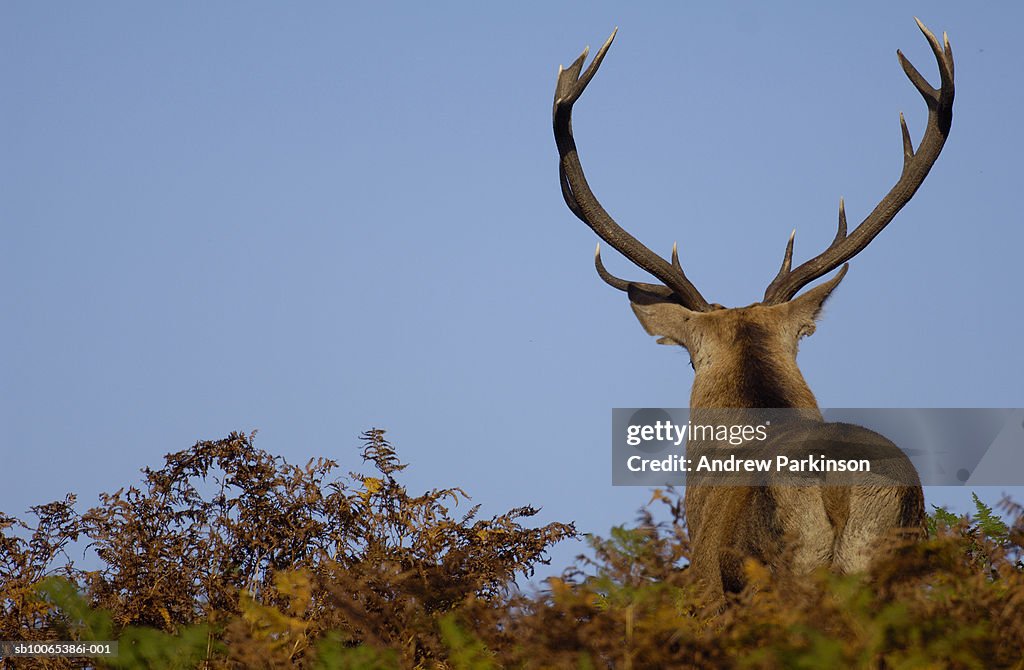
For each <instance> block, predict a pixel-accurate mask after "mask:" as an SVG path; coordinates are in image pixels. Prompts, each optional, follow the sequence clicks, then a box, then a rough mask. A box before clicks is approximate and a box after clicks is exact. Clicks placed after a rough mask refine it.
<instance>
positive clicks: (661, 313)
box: [629, 284, 697, 347]
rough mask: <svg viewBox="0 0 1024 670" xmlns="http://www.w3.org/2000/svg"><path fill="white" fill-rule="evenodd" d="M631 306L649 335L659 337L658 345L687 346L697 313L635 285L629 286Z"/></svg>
mask: <svg viewBox="0 0 1024 670" xmlns="http://www.w3.org/2000/svg"><path fill="white" fill-rule="evenodd" d="M629 304H630V306H631V307H632V308H633V313H634V314H636V318H637V319H638V320H639V321H640V325H641V326H643V327H644V330H646V331H647V334H648V335H654V336H656V337H658V344H676V345H679V346H682V347H685V346H687V342H689V341H690V339H691V338H690V322H691V319H693V318H694V317H695V316H696V315H697V312H694V311H692V310H689V309H686V308H685V307H683V306H682V305H680V304H679V303H677V302H675V301H674V300H671V299H669V298H666V297H665V296H661V295H658V294H655V293H651V292H649V291H645V290H643V289H642V288H639V287H638V286H635V285H633V284H630V286H629Z"/></svg>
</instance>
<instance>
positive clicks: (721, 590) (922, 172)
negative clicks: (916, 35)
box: [553, 21, 953, 605]
mask: <svg viewBox="0 0 1024 670" xmlns="http://www.w3.org/2000/svg"><path fill="white" fill-rule="evenodd" d="M917 25H918V27H919V28H920V29H921V32H923V33H924V36H925V38H927V40H928V43H929V44H930V45H931V49H932V51H933V52H934V54H935V59H936V61H937V62H938V67H939V75H940V77H941V86H940V87H939V88H938V89H935V88H932V86H931V85H929V83H928V82H927V81H926V80H925V78H924V77H923V76H921V74H920V73H919V72H918V71H917V69H916V68H915V67H914V66H913V65H912V64H911V63H910V61H908V60H907V59H906V58H905V57H904V56H903V54H902V53H901V52H899V51H897V52H896V54H897V56H898V58H899V62H900V65H901V66H902V67H903V70H904V72H905V73H906V75H907V77H908V78H909V79H910V82H911V83H912V84H913V85H914V87H915V88H917V90H918V91H919V92H920V93H921V96H922V97H923V98H924V101H925V103H926V104H927V106H928V122H927V127H926V128H925V131H924V137H923V138H922V139H921V143H920V144H919V145H918V146H917V148H916V149H915V148H914V145H913V142H912V141H911V139H910V133H909V132H908V130H907V125H906V122H905V121H904V119H903V115H902V114H900V126H901V128H902V131H903V170H902V173H901V174H900V177H899V180H898V181H897V182H896V184H895V186H893V187H892V189H891V190H890V191H889V192H888V193H887V194H886V196H885V197H884V198H882V201H881V202H880V203H879V204H878V205H877V206H876V207H875V208H874V210H872V211H871V213H870V214H868V216H867V218H865V219H864V220H863V221H862V222H861V223H860V225H858V226H857V227H856V228H854V229H853V230H852V231H851V232H849V233H847V228H846V212H845V210H844V207H843V201H842V200H841V199H840V201H839V230H838V232H837V233H836V236H835V239H834V240H833V241H832V243H831V244H830V245H829V246H828V248H827V249H825V250H824V251H823V252H821V253H820V254H818V255H817V256H815V257H814V258H812V259H810V260H808V261H807V262H805V263H803V264H801V265H799V266H797V267H795V268H793V267H791V263H792V256H793V236H792V235H791V236H790V238H789V242H788V244H787V245H786V251H785V255H784V257H783V261H782V268H781V269H780V270H779V273H778V275H776V276H775V278H774V279H773V280H772V281H771V283H770V284H769V285H768V288H767V289H766V290H765V293H764V298H763V299H762V300H761V302H756V303H754V304H752V305H749V306H747V307H736V308H725V307H722V306H721V305H718V304H711V303H708V301H707V300H705V299H704V297H703V296H702V295H701V294H700V292H699V291H698V290H697V288H696V287H695V286H694V285H693V284H692V283H690V280H689V279H687V277H686V274H685V273H684V272H683V268H682V266H681V265H680V263H679V256H678V254H677V251H676V247H675V245H673V247H672V258H671V261H667V260H665V259H664V258H662V257H661V256H659V255H657V254H655V253H654V252H653V251H651V250H650V249H648V248H647V247H646V246H645V245H644V244H643V243H641V242H640V241H639V240H637V239H636V238H635V237H633V236H632V235H630V234H629V233H628V232H626V230H624V229H623V228H622V227H620V226H619V225H618V224H617V223H616V222H615V221H614V220H613V219H612V217H611V216H610V215H609V214H608V212H606V211H605V209H604V207H602V206H601V203H599V202H598V200H597V198H596V197H595V195H594V193H593V191H591V189H590V186H589V185H588V184H587V179H586V177H585V176H584V173H583V168H582V166H581V164H580V159H579V155H578V153H577V150H576V142H575V141H574V139H573V134H572V107H573V104H574V103H575V102H576V101H577V100H578V99H579V97H580V95H581V94H582V93H583V91H584V90H585V89H586V87H587V85H588V84H589V83H590V80H591V79H593V77H594V75H595V74H596V73H597V70H598V68H599V67H600V65H601V62H602V60H603V59H604V57H605V54H606V53H607V51H608V48H609V47H610V46H611V43H612V40H613V39H614V38H615V33H614V32H613V33H612V35H611V37H609V38H608V41H607V42H605V44H604V46H602V47H601V49H600V51H598V52H597V55H596V56H595V58H594V60H593V62H592V63H591V64H590V66H589V67H587V68H586V70H584V69H583V63H584V61H585V60H586V56H587V50H584V51H583V53H582V54H581V55H580V57H579V58H577V59H576V61H575V62H573V64H572V65H571V66H569V68H567V69H565V68H559V73H558V84H557V87H556V89H555V102H554V114H553V116H554V118H553V122H554V131H555V141H556V143H557V145H558V153H559V159H560V163H559V175H560V180H561V186H562V195H563V197H564V198H565V202H566V204H567V205H568V206H569V209H570V210H571V211H572V213H573V214H575V215H576V216H577V217H578V218H579V219H580V220H581V221H583V222H584V223H586V224H587V225H588V226H590V227H591V228H592V229H593V230H594V232H595V233H597V235H598V236H599V237H600V238H601V239H602V240H604V241H605V242H607V243H608V244H610V245H611V246H612V248H614V249H616V250H617V251H619V252H620V253H622V254H623V255H624V256H626V258H628V259H629V260H631V261H632V262H633V263H635V264H636V265H637V266H639V267H640V268H642V269H643V270H646V271H647V272H648V273H650V274H651V275H653V276H654V277H656V278H657V279H658V280H659V281H660V282H661V283H660V284H647V283H640V282H631V281H626V280H623V279H619V278H618V277H615V276H613V275H612V274H611V273H609V272H608V271H607V270H606V269H605V267H604V265H603V264H602V262H601V255H600V250H601V248H600V244H599V245H598V248H597V252H596V253H595V256H594V263H595V265H596V267H597V273H598V275H599V276H600V277H601V279H602V280H604V281H605V282H606V283H607V284H609V285H611V286H612V287H614V288H616V289H619V290H621V291H625V292H626V293H627V294H628V296H629V301H630V304H631V306H632V308H633V312H634V313H635V314H636V317H637V318H638V319H639V320H640V323H641V324H642V325H643V327H644V329H645V330H646V331H647V332H648V333H649V334H651V335H654V336H657V337H658V338H659V340H658V342H659V343H660V344H675V345H679V346H682V347H684V348H686V349H687V350H688V352H689V354H690V358H691V364H692V365H693V368H694V373H695V376H694V380H693V389H692V393H691V395H690V407H691V408H693V409H700V408H794V409H798V410H802V412H800V413H802V414H803V415H804V416H805V417H806V416H810V418H811V420H810V422H806V421H805V423H804V424H803V428H802V430H803V431H804V432H803V434H802V439H805V440H806V439H808V434H807V433H808V431H810V433H811V435H810V439H811V440H812V441H813V440H814V439H819V438H820V439H821V440H828V439H830V438H838V439H839V440H840V441H846V442H854V443H858V442H859V443H869V444H872V445H874V446H876V447H879V446H880V447H881V448H882V449H883V451H884V450H886V449H888V450H889V451H890V452H891V453H894V454H899V455H898V456H892V458H891V459H890V464H891V467H890V469H889V471H888V474H889V475H891V476H892V478H885V477H884V476H883V477H881V478H880V479H879V480H876V481H874V482H868V483H865V484H864V485H857V486H828V485H823V483H824V482H821V483H818V484H816V485H814V486H785V485H778V486H772V485H771V484H769V485H767V486H761V487H745V486H740V487H735V486H734V487H727V486H714V487H713V486H702V485H700V484H694V483H693V482H692V481H691V483H690V485H689V486H687V487H686V495H685V508H686V515H687V522H688V525H689V530H690V538H691V542H692V550H693V551H692V557H691V568H692V569H693V571H694V574H695V576H696V578H697V579H698V583H700V584H701V585H702V587H703V591H704V594H705V596H706V599H707V602H708V603H709V604H718V605H721V604H722V603H724V595H725V593H726V592H735V591H738V590H740V589H742V588H743V585H744V570H743V561H744V559H746V558H748V557H750V558H754V559H757V560H759V561H761V562H762V563H764V564H766V565H768V566H769V567H770V568H772V569H773V570H776V571H778V570H782V569H789V570H793V571H797V572H805V571H807V570H811V569H814V568H816V567H820V566H828V567H829V568H831V569H833V570H836V571H838V572H843V573H847V572H860V571H863V570H865V569H866V568H867V567H868V565H869V562H870V560H871V558H872V553H873V552H874V553H877V547H878V546H880V545H882V544H883V542H882V541H883V539H884V538H885V537H886V536H889V535H898V534H903V535H910V536H914V535H916V534H918V533H920V531H921V529H922V528H923V522H924V498H923V494H922V491H921V486H920V483H919V480H918V478H917V474H916V471H914V470H913V466H912V465H911V464H910V462H909V460H907V459H906V457H905V456H903V455H902V453H901V452H898V450H897V448H896V447H895V445H892V443H891V442H888V440H886V439H885V438H883V437H882V436H880V435H877V434H876V433H872V432H871V431H869V430H867V429H865V428H861V427H858V426H851V425H849V424H836V423H825V422H824V421H823V419H822V416H821V413H820V411H819V409H818V405H817V401H816V400H815V398H814V394H813V393H811V390H810V388H809V387H808V386H807V382H806V381H805V380H804V377H803V375H802V374H801V373H800V369H799V368H798V367H797V363H796V355H797V343H798V341H799V340H800V338H801V337H804V336H806V335H810V334H812V333H813V332H814V329H815V320H816V318H817V317H818V315H819V313H820V311H821V308H822V305H823V304H824V303H825V300H826V299H827V298H828V297H829V295H830V294H831V293H832V291H833V290H834V289H835V288H836V286H838V285H839V282H840V281H841V280H842V278H843V276H844V275H845V274H846V270H847V268H848V264H847V261H849V260H850V259H851V258H853V257H854V256H855V255H857V254H858V253H859V252H860V251H862V250H863V249H864V248H865V247H866V246H867V245H868V244H869V243H870V242H871V240H873V239H874V238H875V236H876V235H878V234H879V233H880V232H882V229H883V228H885V226H886V225H888V223H889V222H890V221H891V220H892V219H893V217H894V216H896V213H897V212H899V211H900V209H901V208H902V207H903V206H904V205H905V204H907V202H908V201H909V200H910V199H911V197H913V195H914V193H915V192H916V191H917V189H918V188H919V187H920V186H921V184H922V182H923V181H924V179H925V177H926V176H927V175H928V171H929V170H930V169H931V167H932V165H933V164H934V163H935V160H936V159H937V158H938V156H939V153H940V152H941V151H942V146H943V144H944V143H945V141H946V137H947V135H948V134H949V129H950V125H951V123H952V120H953V52H952V50H951V49H950V46H949V40H948V38H947V37H946V36H945V35H943V43H942V44H940V43H939V41H938V40H937V39H936V38H935V36H934V35H933V34H932V33H931V32H930V31H929V30H928V29H927V28H925V26H924V25H923V24H922V23H921V22H920V21H918V22H917ZM840 266H842V269H841V270H840V271H839V272H838V273H837V274H836V276H834V277H833V278H832V279H829V280H828V281H826V282H824V283H822V284H820V285H818V286H815V287H813V288H811V289H809V290H808V291H806V292H805V293H803V294H801V295H797V293H798V292H799V291H800V290H801V289H802V288H803V287H804V286H806V285H807V284H809V283H810V282H812V281H814V280H815V279H818V278H819V277H822V276H823V275H825V274H826V273H828V272H830V271H832V270H834V269H836V268H838V267H840ZM791 434H792V433H791ZM894 481H898V482H900V483H894Z"/></svg>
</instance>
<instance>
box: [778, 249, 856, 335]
mask: <svg viewBox="0 0 1024 670" xmlns="http://www.w3.org/2000/svg"><path fill="white" fill-rule="evenodd" d="M847 267H849V266H848V265H844V266H843V269H842V270H840V271H839V274H837V275H836V276H835V277H833V278H832V279H830V280H828V281H827V282H825V283H824V284H819V285H818V286H815V287H814V288H812V289H811V290H810V291H807V292H805V293H802V294H800V295H798V296H797V297H795V298H793V299H792V300H790V301H789V302H788V303H786V308H787V309H788V310H789V318H790V321H791V322H792V321H796V322H797V324H798V328H799V331H800V336H801V337H803V336H806V335H810V334H812V333H813V332H814V327H815V326H814V322H815V321H817V319H818V317H819V316H820V315H821V310H822V308H823V307H824V306H825V301H826V300H828V298H829V296H830V295H832V291H834V290H835V289H836V287H837V286H839V282H841V281H843V277H844V276H845V275H846V269H847Z"/></svg>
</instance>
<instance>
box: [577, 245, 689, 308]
mask: <svg viewBox="0 0 1024 670" xmlns="http://www.w3.org/2000/svg"><path fill="white" fill-rule="evenodd" d="M594 267H596V268H597V274H598V276H599V277H601V279H602V280H603V281H604V283H606V284H608V285H609V286H611V287H612V288H617V289H619V290H620V291H626V292H629V287H630V286H636V287H638V288H641V289H643V290H644V291H646V292H648V293H653V294H654V295H659V296H661V297H662V298H671V297H672V295H673V294H672V289H670V288H669V287H667V286H662V285H661V284H645V283H643V282H638V281H627V280H625V279H620V278H619V277H616V276H615V275H613V274H612V273H611V272H608V269H607V268H605V266H604V263H603V262H602V261H601V243H600V242H598V243H597V249H596V250H594Z"/></svg>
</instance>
